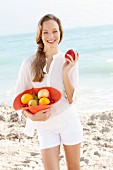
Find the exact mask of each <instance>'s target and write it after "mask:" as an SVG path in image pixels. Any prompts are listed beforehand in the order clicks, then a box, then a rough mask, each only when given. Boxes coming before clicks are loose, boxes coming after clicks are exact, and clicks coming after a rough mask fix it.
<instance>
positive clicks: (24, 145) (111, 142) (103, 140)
mask: <svg viewBox="0 0 113 170" xmlns="http://www.w3.org/2000/svg"><path fill="white" fill-rule="evenodd" d="M79 116H80V120H81V123H82V125H83V131H84V140H83V142H82V143H81V162H80V164H81V170H84V169H85V170H89V169H90V170H97V169H99V170H104V169H106V170H113V161H112V158H113V139H112V136H113V130H112V129H113V123H112V122H113V110H111V111H102V112H94V113H92V112H91V113H87V112H84V113H80V114H79ZM0 122H1V129H0V160H1V162H0V169H1V170H13V169H16V170H24V169H26V170H28V169H29V170H31V169H33V167H34V169H37V170H43V164H42V159H41V152H40V147H39V143H38V135H37V133H36V132H35V135H34V137H33V138H30V137H27V136H26V135H24V134H23V133H22V132H23V129H24V126H25V117H22V121H21V122H20V120H19V119H18V116H17V114H16V112H15V111H14V109H13V108H12V107H11V106H1V105H0ZM60 165H61V166H60V168H61V170H65V169H66V167H65V161H64V151H63V147H62V146H61V151H60Z"/></svg>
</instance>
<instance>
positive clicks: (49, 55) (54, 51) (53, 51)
mask: <svg viewBox="0 0 113 170" xmlns="http://www.w3.org/2000/svg"><path fill="white" fill-rule="evenodd" d="M57 53H58V49H48V50H46V51H45V56H46V58H48V59H50V60H52V59H53V55H55V54H57Z"/></svg>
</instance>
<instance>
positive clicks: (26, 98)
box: [21, 93, 33, 104]
mask: <svg viewBox="0 0 113 170" xmlns="http://www.w3.org/2000/svg"><path fill="white" fill-rule="evenodd" d="M32 99H33V96H32V95H31V94H29V93H26V94H23V95H22V97H21V102H22V103H23V104H28V102H29V101H30V100H32Z"/></svg>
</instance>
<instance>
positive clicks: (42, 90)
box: [38, 89, 49, 99]
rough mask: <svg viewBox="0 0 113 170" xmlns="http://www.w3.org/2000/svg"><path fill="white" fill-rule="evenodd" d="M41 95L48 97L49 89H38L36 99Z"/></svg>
mask: <svg viewBox="0 0 113 170" xmlns="http://www.w3.org/2000/svg"><path fill="white" fill-rule="evenodd" d="M42 97H46V98H48V97H49V90H47V89H41V90H39V92H38V99H40V98H42Z"/></svg>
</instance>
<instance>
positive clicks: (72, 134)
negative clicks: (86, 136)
mask: <svg viewBox="0 0 113 170" xmlns="http://www.w3.org/2000/svg"><path fill="white" fill-rule="evenodd" d="M56 123H57V126H56V127H55V128H54V129H53V130H52V129H48V130H45V131H40V130H39V131H38V140H39V143H40V147H41V149H47V148H51V147H55V146H58V145H60V144H61V143H62V144H65V145H75V144H78V143H81V142H82V139H83V128H82V125H81V122H80V119H79V117H78V116H74V117H72V118H71V120H68V121H66V122H65V124H63V126H61V124H58V122H56ZM59 126H61V127H59Z"/></svg>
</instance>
